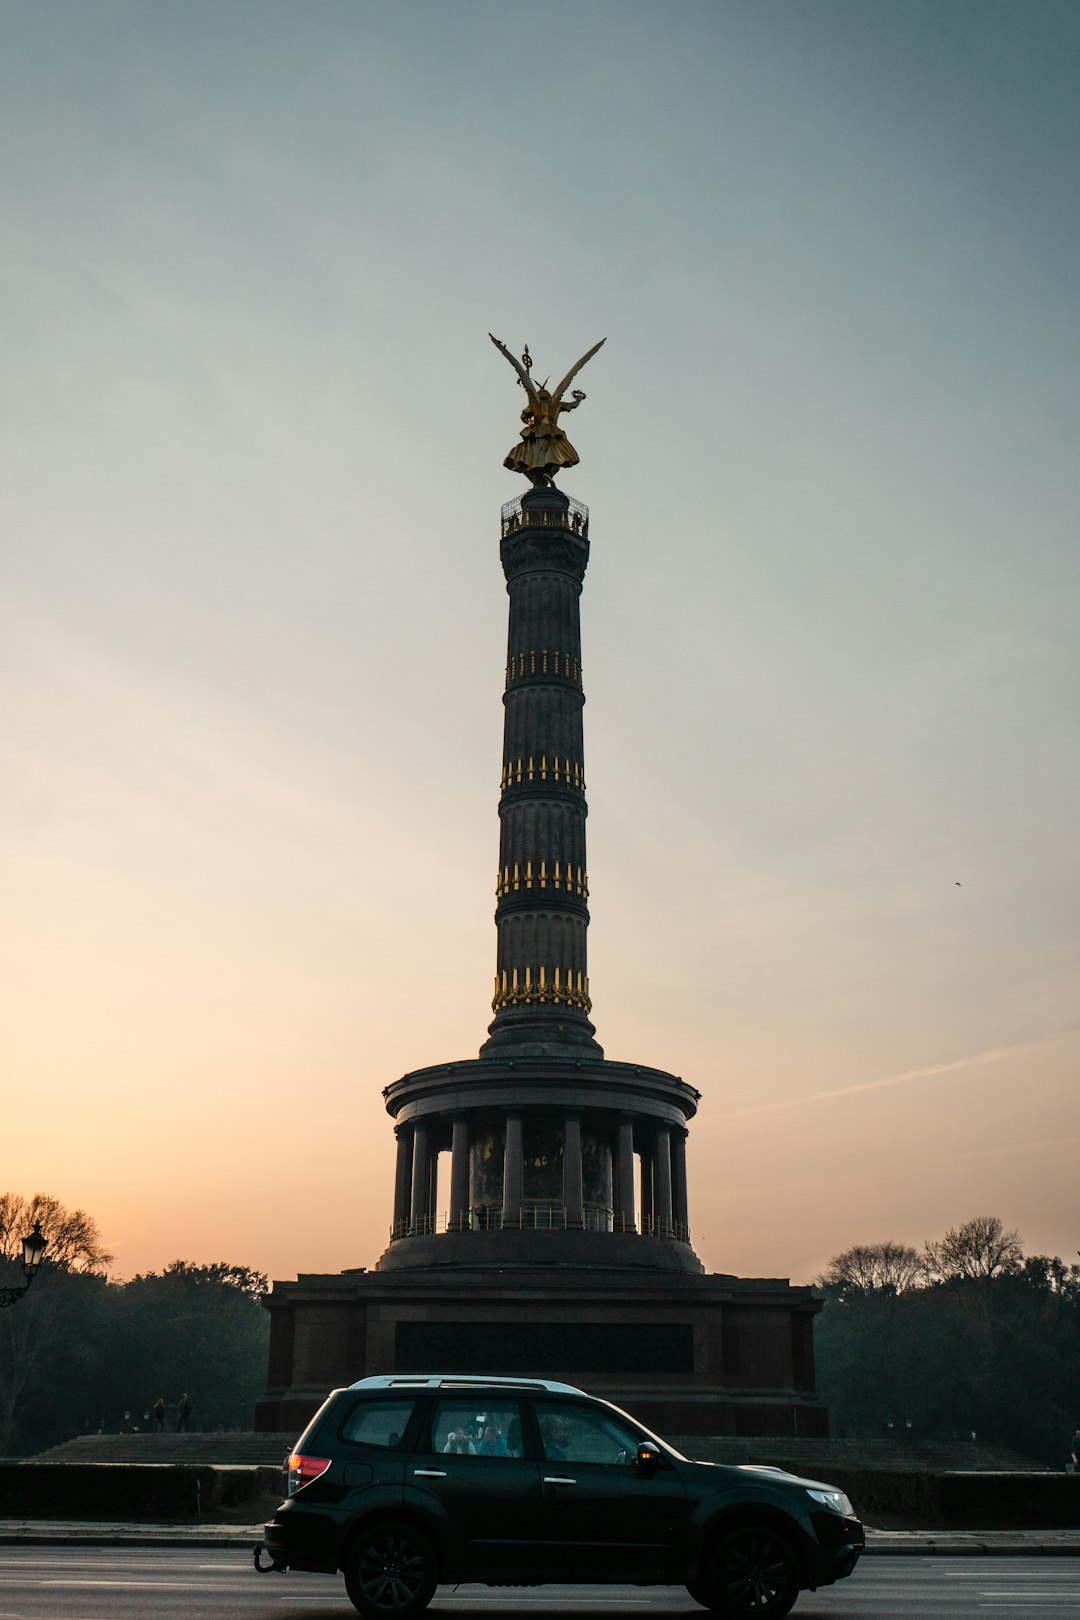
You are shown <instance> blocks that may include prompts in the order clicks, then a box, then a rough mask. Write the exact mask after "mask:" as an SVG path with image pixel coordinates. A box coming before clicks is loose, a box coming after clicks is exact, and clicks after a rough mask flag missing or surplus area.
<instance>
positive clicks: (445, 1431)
mask: <svg viewBox="0 0 1080 1620" xmlns="http://www.w3.org/2000/svg"><path fill="white" fill-rule="evenodd" d="M431 1449H432V1451H438V1452H442V1453H444V1454H445V1455H447V1456H458V1457H521V1456H524V1452H525V1447H524V1442H523V1439H522V1432H521V1407H520V1406H519V1404H518V1402H517V1401H505V1400H498V1401H485V1400H484V1398H483V1397H481V1398H480V1400H479V1401H477V1400H476V1399H475V1398H474V1399H473V1400H471V1401H462V1400H460V1399H458V1400H452V1401H449V1400H446V1401H437V1402H436V1403H435V1407H434V1410H433V1412H432V1414H431Z"/></svg>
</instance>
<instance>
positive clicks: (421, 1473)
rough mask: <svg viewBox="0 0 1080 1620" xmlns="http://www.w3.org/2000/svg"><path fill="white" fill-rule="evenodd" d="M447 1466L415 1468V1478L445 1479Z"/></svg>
mask: <svg viewBox="0 0 1080 1620" xmlns="http://www.w3.org/2000/svg"><path fill="white" fill-rule="evenodd" d="M445 1478H446V1469H445V1468H414V1469H413V1479H445Z"/></svg>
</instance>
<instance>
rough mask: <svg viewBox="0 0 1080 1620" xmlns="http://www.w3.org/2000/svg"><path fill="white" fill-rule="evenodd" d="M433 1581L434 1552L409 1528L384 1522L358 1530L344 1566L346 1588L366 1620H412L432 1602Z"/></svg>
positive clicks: (424, 1537)
mask: <svg viewBox="0 0 1080 1620" xmlns="http://www.w3.org/2000/svg"><path fill="white" fill-rule="evenodd" d="M437 1581H438V1567H437V1565H436V1561H435V1551H434V1548H433V1547H432V1545H431V1542H430V1541H429V1540H428V1539H427V1537H426V1536H425V1535H424V1533H423V1532H422V1531H421V1530H417V1529H416V1528H415V1527H414V1526H413V1525H411V1524H404V1523H400V1522H389V1521H388V1522H387V1523H385V1524H376V1525H372V1527H371V1528H370V1530H363V1531H361V1533H360V1535H359V1536H358V1537H357V1539H356V1541H355V1542H354V1543H353V1546H352V1549H351V1551H350V1553H349V1556H348V1558H347V1559H346V1562H345V1590H346V1592H348V1594H349V1600H350V1602H351V1603H352V1605H353V1608H354V1609H357V1610H359V1612H360V1613H361V1614H362V1615H365V1616H366V1617H367V1620H412V1616H413V1615H417V1614H422V1613H423V1612H424V1610H425V1609H426V1608H427V1606H428V1604H429V1603H430V1602H431V1600H432V1598H433V1597H434V1595H435V1586H436V1584H437Z"/></svg>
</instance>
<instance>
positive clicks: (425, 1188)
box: [409, 1125, 431, 1232]
mask: <svg viewBox="0 0 1080 1620" xmlns="http://www.w3.org/2000/svg"><path fill="white" fill-rule="evenodd" d="M430 1196H431V1160H430V1142H429V1135H428V1128H427V1126H426V1125H414V1126H413V1165H412V1208H411V1211H410V1216H411V1219H410V1223H409V1224H410V1225H411V1227H412V1230H413V1231H414V1232H422V1231H423V1230H424V1228H425V1225H426V1222H427V1215H428V1200H429V1198H430Z"/></svg>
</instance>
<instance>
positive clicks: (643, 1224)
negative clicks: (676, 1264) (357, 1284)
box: [390, 1199, 690, 1243]
mask: <svg viewBox="0 0 1080 1620" xmlns="http://www.w3.org/2000/svg"><path fill="white" fill-rule="evenodd" d="M508 1231H514V1232H570V1231H579V1232H580V1231H586V1232H618V1233H631V1234H636V1235H637V1236H640V1237H646V1238H650V1237H655V1238H667V1239H669V1240H673V1241H674V1242H676V1243H689V1242H690V1228H689V1226H688V1225H687V1223H686V1222H685V1221H674V1220H672V1221H666V1220H659V1219H657V1218H656V1217H655V1216H652V1215H644V1216H642V1217H641V1218H640V1223H635V1222H634V1221H631V1220H628V1219H627V1217H626V1215H625V1213H624V1212H623V1211H621V1210H619V1211H616V1210H613V1209H612V1208H611V1206H610V1205H608V1204H585V1205H584V1206H583V1207H582V1211H581V1215H580V1218H577V1219H573V1220H572V1219H571V1217H570V1212H569V1211H568V1209H567V1207H566V1205H565V1204H558V1203H552V1202H550V1201H545V1200H542V1199H525V1200H524V1201H523V1202H522V1205H521V1208H520V1210H519V1211H518V1216H517V1219H516V1220H506V1219H505V1217H504V1212H503V1210H502V1208H501V1206H500V1205H498V1204H477V1205H474V1206H473V1208H472V1209H470V1210H468V1211H467V1212H466V1214H465V1218H464V1220H462V1221H457V1220H451V1218H450V1215H449V1213H447V1212H443V1213H442V1214H438V1215H422V1216H421V1217H420V1219H419V1220H418V1221H414V1220H412V1219H408V1220H401V1221H395V1222H394V1224H393V1226H392V1227H391V1228H390V1241H391V1242H392V1243H393V1242H396V1241H397V1240H398V1239H399V1238H407V1237H434V1236H441V1235H442V1234H443V1233H446V1232H508Z"/></svg>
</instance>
